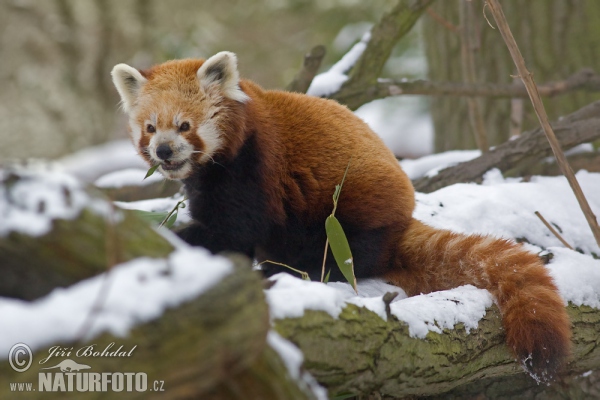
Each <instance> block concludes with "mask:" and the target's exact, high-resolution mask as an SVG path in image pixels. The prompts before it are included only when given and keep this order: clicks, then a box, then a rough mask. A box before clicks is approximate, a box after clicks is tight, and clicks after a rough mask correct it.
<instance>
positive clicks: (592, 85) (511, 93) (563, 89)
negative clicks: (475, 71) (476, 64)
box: [329, 68, 600, 110]
mask: <svg viewBox="0 0 600 400" xmlns="http://www.w3.org/2000/svg"><path fill="white" fill-rule="evenodd" d="M538 89H539V90H538V91H539V94H540V95H542V96H545V97H553V96H558V95H561V94H564V93H567V92H573V91H576V90H586V91H590V92H600V75H598V74H596V73H595V72H594V71H593V70H591V69H589V68H586V69H582V70H581V71H579V72H577V73H575V74H573V75H571V76H570V77H568V78H567V79H565V80H563V81H556V82H548V83H545V84H541V85H540V86H539V87H538ZM400 95H428V96H456V97H464V96H480V97H492V98H507V97H509V98H514V97H523V98H524V97H527V90H526V89H525V86H524V85H523V84H522V83H521V82H518V83H511V84H496V83H477V84H468V83H462V82H431V81H426V80H420V79H419V80H415V81H406V80H392V79H379V80H378V81H377V83H375V84H357V85H355V86H353V87H352V88H342V90H341V91H339V92H336V93H334V94H332V95H330V96H329V97H330V98H333V99H335V100H337V101H339V102H340V103H343V104H346V105H348V107H350V108H351V109H353V110H355V109H357V108H358V107H360V106H361V105H363V104H365V103H368V102H370V101H373V100H377V99H382V98H385V97H390V96H400Z"/></svg>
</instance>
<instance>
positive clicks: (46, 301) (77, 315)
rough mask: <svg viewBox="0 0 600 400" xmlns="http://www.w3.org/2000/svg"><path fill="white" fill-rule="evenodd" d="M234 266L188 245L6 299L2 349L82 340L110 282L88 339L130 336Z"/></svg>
mask: <svg viewBox="0 0 600 400" xmlns="http://www.w3.org/2000/svg"><path fill="white" fill-rule="evenodd" d="M232 271H233V267H232V265H231V263H230V262H229V261H228V260H227V259H225V258H222V257H218V256H212V255H210V254H209V253H208V251H206V250H204V249H199V248H191V247H189V246H186V245H183V246H180V247H179V248H178V249H177V250H176V251H174V252H173V253H172V254H171V255H170V256H169V257H168V258H167V259H150V258H138V259H135V260H132V261H129V262H127V263H123V264H120V265H118V266H115V267H114V268H113V269H112V270H111V271H110V272H108V273H105V274H102V275H99V276H96V277H93V278H90V279H86V280H84V281H81V282H79V283H77V284H74V285H72V286H70V287H68V288H65V289H63V288H59V289H55V290H54V291H52V292H51V293H50V294H49V295H47V296H45V297H43V298H41V299H39V300H36V301H33V302H27V301H22V300H14V299H8V298H0V320H2V321H10V323H7V324H3V326H2V335H0V353H2V354H7V353H8V351H9V349H10V348H11V346H12V345H14V344H15V343H19V342H23V343H27V345H29V347H30V348H31V349H32V350H33V351H36V349H41V348H44V347H45V346H51V345H56V344H57V343H69V342H75V341H76V340H79V339H80V338H79V337H78V335H79V333H80V330H81V328H82V326H83V325H84V322H85V320H86V318H87V317H88V315H89V313H90V310H92V309H93V308H94V305H95V304H96V301H97V298H98V295H99V293H101V291H102V290H103V289H104V287H103V285H105V284H106V285H107V286H106V288H107V289H108V290H107V291H106V293H105V298H104V299H103V301H102V306H101V309H100V311H99V312H98V313H97V314H95V315H94V318H93V324H92V325H91V327H90V329H89V331H88V332H87V334H86V335H85V336H84V337H83V339H84V340H86V341H87V340H91V339H93V338H94V337H97V336H98V335H100V334H102V333H104V332H110V333H112V334H113V335H116V336H125V335H127V333H128V332H129V331H130V330H131V329H132V328H133V327H134V326H136V325H139V324H141V323H144V322H147V321H151V320H153V319H156V318H158V317H160V315H162V313H163V312H164V311H165V310H166V309H167V308H174V307H177V306H178V305H179V304H182V303H185V302H187V301H190V300H192V299H194V298H196V297H198V296H199V295H201V294H202V293H203V292H205V291H206V290H208V289H210V288H211V287H212V286H214V285H215V284H216V283H218V282H219V281H220V280H221V279H222V278H223V277H225V276H226V275H228V274H230V273H231V272H232Z"/></svg>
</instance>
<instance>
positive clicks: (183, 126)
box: [179, 122, 190, 132]
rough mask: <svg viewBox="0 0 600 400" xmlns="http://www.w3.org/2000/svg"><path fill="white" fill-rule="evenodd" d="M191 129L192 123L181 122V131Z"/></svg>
mask: <svg viewBox="0 0 600 400" xmlns="http://www.w3.org/2000/svg"><path fill="white" fill-rule="evenodd" d="M189 130H190V124H189V122H184V123H183V124H181V125H180V126H179V132H187V131H189Z"/></svg>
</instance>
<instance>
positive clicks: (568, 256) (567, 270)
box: [548, 247, 600, 309]
mask: <svg viewBox="0 0 600 400" xmlns="http://www.w3.org/2000/svg"><path fill="white" fill-rule="evenodd" d="M548 250H549V251H550V252H551V253H552V254H553V255H554V257H553V258H552V261H551V262H550V265H549V266H548V268H549V269H550V275H552V277H553V278H554V281H555V282H556V285H557V286H558V290H559V291H560V293H561V295H562V296H563V298H565V299H568V300H569V301H570V302H571V303H573V304H575V305H576V306H582V305H586V306H590V307H593V308H598V309H600V295H599V294H598V291H599V288H600V261H598V260H594V259H593V258H591V257H589V256H586V255H584V254H580V253H578V252H575V251H572V250H569V249H565V248H564V247H550V248H549V249H548ZM574 265H576V267H574Z"/></svg>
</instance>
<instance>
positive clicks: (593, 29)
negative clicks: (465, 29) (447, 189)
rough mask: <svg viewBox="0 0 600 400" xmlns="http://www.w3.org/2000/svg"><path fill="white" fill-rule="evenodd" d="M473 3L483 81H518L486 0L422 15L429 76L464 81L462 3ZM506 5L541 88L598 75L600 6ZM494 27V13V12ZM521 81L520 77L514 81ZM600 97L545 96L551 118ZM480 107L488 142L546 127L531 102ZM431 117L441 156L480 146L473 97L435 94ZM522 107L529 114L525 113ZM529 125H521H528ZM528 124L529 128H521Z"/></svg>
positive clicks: (437, 7)
mask: <svg viewBox="0 0 600 400" xmlns="http://www.w3.org/2000/svg"><path fill="white" fill-rule="evenodd" d="M469 3H470V4H471V9H472V16H471V20H470V21H469V22H470V23H471V24H472V26H471V28H472V38H473V39H474V40H473V42H474V43H473V48H472V50H473V53H474V64H475V71H476V75H477V81H478V82H480V83H483V82H492V83H506V84H508V83H511V82H512V81H513V78H511V75H513V76H514V75H516V74H517V73H516V68H515V65H514V63H513V61H512V58H511V57H510V54H509V53H508V49H507V48H506V45H505V44H504V42H503V41H502V38H501V36H500V33H499V32H498V30H494V29H492V28H491V27H490V26H489V25H488V23H487V21H486V20H485V17H484V15H483V13H482V10H483V4H484V0H470V1H437V2H435V3H434V4H433V6H432V7H431V11H433V13H431V11H430V14H429V15H427V16H426V17H425V18H423V37H424V40H425V49H426V50H425V51H426V56H427V63H428V65H429V79H431V80H433V81H439V82H462V81H464V77H463V67H462V61H461V35H460V32H459V30H458V28H459V27H460V25H461V22H462V21H461V16H460V6H461V5H464V4H469ZM502 8H503V10H504V13H505V15H506V18H507V20H508V23H509V25H510V28H511V30H512V32H513V35H514V36H515V39H516V41H517V43H518V45H519V48H520V49H521V52H522V53H523V57H524V58H525V62H526V63H527V67H528V69H529V70H530V71H531V72H533V73H534V79H535V81H536V83H537V84H541V83H545V82H549V81H561V80H564V79H566V78H567V77H569V76H571V75H573V74H575V73H576V72H578V71H580V70H581V69H583V68H586V67H587V68H593V69H595V70H596V71H597V70H598V66H599V65H600V63H599V61H600V1H589V0H569V1H565V0H544V1H531V0H502ZM487 15H488V18H489V19H490V20H491V21H490V23H491V24H492V25H493V24H494V23H493V18H492V16H491V13H490V12H489V10H488V12H487ZM514 79H518V80H520V79H519V78H514ZM598 99H600V94H599V93H597V92H596V93H587V92H582V91H578V92H572V93H568V94H564V95H561V96H557V97H551V98H549V97H545V98H543V100H544V106H545V107H546V111H547V112H548V117H549V118H550V120H551V121H553V120H556V119H558V118H559V117H560V116H562V115H566V114H569V113H571V112H573V111H575V110H577V109H578V108H581V107H583V106H584V105H586V104H589V103H591V102H593V101H595V100H598ZM477 101H478V104H479V105H480V107H481V111H482V115H483V121H484V129H485V131H486V133H487V139H488V144H489V145H490V146H495V145H498V144H500V143H503V142H505V141H506V140H507V139H508V138H509V136H510V131H511V120H513V121H514V124H515V125H517V129H516V130H515V131H516V132H517V133H520V132H521V131H522V130H529V129H532V128H534V127H537V126H539V123H538V120H537V117H536V115H535V113H534V112H533V107H532V106H531V102H530V101H529V99H523V100H516V101H513V102H512V104H513V105H514V106H515V108H514V110H515V111H514V112H511V109H512V107H511V100H510V99H491V98H488V99H481V98H480V99H477ZM430 104H431V114H432V118H433V123H434V129H435V140H434V142H435V143H434V151H435V152H441V151H447V150H453V149H469V148H477V146H476V143H475V139H474V134H473V133H472V128H471V126H470V123H469V119H468V117H467V116H468V112H467V100H466V99H465V98H461V99H457V98H453V97H432V98H431V100H430ZM519 110H522V114H521V115H518V114H519V113H520V111H519ZM521 122H522V123H521ZM518 125H521V126H522V129H520V128H519V127H518Z"/></svg>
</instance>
